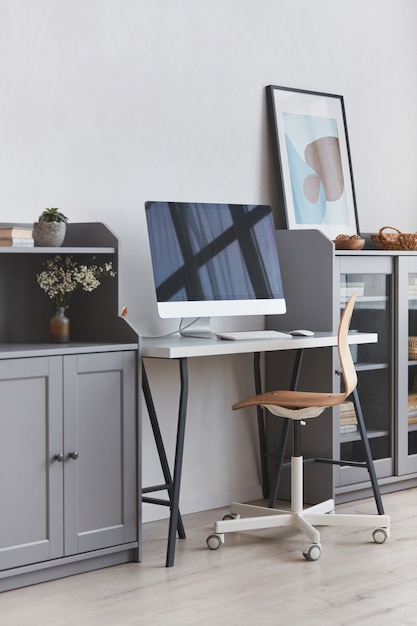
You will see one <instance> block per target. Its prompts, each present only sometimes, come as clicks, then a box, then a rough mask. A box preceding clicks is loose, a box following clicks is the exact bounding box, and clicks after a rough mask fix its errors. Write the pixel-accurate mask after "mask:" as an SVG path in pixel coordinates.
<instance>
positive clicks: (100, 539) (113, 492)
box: [64, 351, 138, 555]
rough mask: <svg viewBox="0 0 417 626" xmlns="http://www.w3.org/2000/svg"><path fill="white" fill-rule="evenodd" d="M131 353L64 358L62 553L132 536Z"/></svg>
mask: <svg viewBox="0 0 417 626" xmlns="http://www.w3.org/2000/svg"><path fill="white" fill-rule="evenodd" d="M136 365H137V364H136V357H135V352H133V351H131V352H129V351H126V352H114V353H112V352H110V353H94V354H81V355H71V356H66V357H64V442H65V462H64V475H65V488H64V493H65V504H64V511H65V554H66V555H69V554H76V553H80V552H86V551H89V550H97V549H99V548H104V547H108V546H114V545H118V544H123V543H126V542H129V541H136V540H137V539H138V537H137V524H136V519H137V509H138V491H137V484H136V482H137V481H136V474H137V471H136V427H137V426H136V393H135V382H136Z"/></svg>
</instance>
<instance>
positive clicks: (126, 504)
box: [0, 223, 141, 591]
mask: <svg viewBox="0 0 417 626" xmlns="http://www.w3.org/2000/svg"><path fill="white" fill-rule="evenodd" d="M3 225H5V224H3ZM118 253H119V246H118V240H117V238H116V237H115V236H114V235H113V233H111V231H110V230H109V229H108V228H107V227H106V226H105V225H103V224H100V223H79V224H69V225H68V229H67V235H66V239H65V241H64V245H63V246H62V247H60V248H40V247H33V248H30V247H29V248H26V247H22V248H18V247H13V248H0V289H1V294H2V306H1V307H0V395H1V398H2V409H1V411H0V502H1V507H0V591H5V590H8V589H14V588H18V587H22V586H25V585H29V584H33V583H37V582H42V581H45V580H51V579H55V578H59V577H63V576H67V575H70V574H75V573H80V572H84V571H89V570H92V569H97V568H100V567H106V566H109V565H114V564H118V563H124V562H127V561H140V557H141V555H140V542H141V537H140V497H139V495H138V494H139V493H140V460H139V439H140V415H139V407H140V402H139V389H140V360H139V337H138V335H137V333H136V331H135V330H134V329H133V328H132V327H131V326H130V324H129V323H128V322H127V321H126V320H125V319H124V318H121V317H120V315H119V297H118V290H119V287H118V283H119V280H118V274H117V275H116V277H115V278H112V279H106V280H104V281H103V283H102V285H101V286H100V287H99V288H98V289H96V290H95V291H93V292H92V293H78V292H77V293H76V294H74V297H73V299H72V300H71V303H70V304H71V306H70V309H69V313H68V316H69V317H70V320H71V339H70V342H69V343H67V344H52V343H50V342H49V319H50V317H51V316H52V314H53V305H52V303H51V300H50V299H49V298H48V296H46V294H45V293H44V292H43V291H42V290H41V288H40V287H39V285H38V284H37V281H36V274H37V273H38V272H39V271H41V269H42V266H43V263H44V261H45V259H46V258H48V257H51V256H53V255H55V254H60V255H74V256H75V257H76V258H77V260H85V261H89V260H90V259H91V257H93V256H94V257H96V261H97V263H102V262H104V261H111V262H112V264H113V268H114V269H115V270H116V272H118Z"/></svg>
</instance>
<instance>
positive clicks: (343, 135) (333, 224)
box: [266, 85, 359, 239]
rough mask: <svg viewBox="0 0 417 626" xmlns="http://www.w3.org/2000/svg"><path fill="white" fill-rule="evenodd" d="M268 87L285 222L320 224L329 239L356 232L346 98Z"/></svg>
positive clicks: (288, 224) (295, 226) (292, 225)
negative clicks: (344, 101)
mask: <svg viewBox="0 0 417 626" xmlns="http://www.w3.org/2000/svg"><path fill="white" fill-rule="evenodd" d="M266 90H267V106H268V115H269V121H270V125H271V130H272V139H273V148H274V158H275V166H276V173H277V180H278V189H279V193H280V195H281V208H282V212H283V214H282V218H283V223H284V224H285V225H286V227H287V228H289V229H311V228H317V229H318V230H321V231H322V232H323V233H324V234H325V235H327V236H328V237H329V238H330V239H335V238H336V236H337V235H339V234H346V235H356V234H358V233H359V224H358V217H357V211H356V199H355V190H354V185H353V176H352V165H351V160H350V151H349V141H348V133H347V125H346V117H345V109H344V103H343V97H342V96H336V95H333V94H326V93H318V92H314V91H302V90H300V89H292V88H289V87H277V86H275V85H269V86H268V87H267V88H266Z"/></svg>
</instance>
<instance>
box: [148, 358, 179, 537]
mask: <svg viewBox="0 0 417 626" xmlns="http://www.w3.org/2000/svg"><path fill="white" fill-rule="evenodd" d="M142 390H143V395H144V398H145V402H146V407H147V409H148V414H149V420H150V423H151V427H152V432H153V436H154V439H155V444H156V448H157V451H158V456H159V461H160V463H161V469H162V473H163V475H164V480H165V484H164V485H158V486H157V490H158V491H159V490H162V489H166V490H167V492H168V496H169V502H166V501H161V500H158V499H156V498H148V497H146V496H144V497H143V498H142V499H143V501H144V502H151V503H153V504H165V505H168V504H169V506H170V509H172V490H173V480H172V477H171V472H170V469H169V464H168V459H167V455H166V452H165V447H164V442H163V440H162V434H161V430H160V428H159V423H158V418H157V415H156V411H155V405H154V403H153V398H152V393H151V390H150V387H149V381H148V377H147V374H146V369H145V366H143V370H142ZM154 490H155V489H154V488H153V487H147V488H146V489H143V491H142V493H151V492H152V491H154ZM177 531H178V536H179V538H180V539H185V530H184V525H183V522H182V518H181V515H180V513H179V512H178V524H177Z"/></svg>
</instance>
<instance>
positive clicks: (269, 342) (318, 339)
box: [140, 332, 378, 567]
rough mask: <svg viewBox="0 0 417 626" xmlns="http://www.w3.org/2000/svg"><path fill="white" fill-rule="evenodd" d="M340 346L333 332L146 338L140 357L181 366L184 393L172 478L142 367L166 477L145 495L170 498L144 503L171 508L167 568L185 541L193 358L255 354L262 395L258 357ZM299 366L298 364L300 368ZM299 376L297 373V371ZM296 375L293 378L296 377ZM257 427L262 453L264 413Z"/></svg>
mask: <svg viewBox="0 0 417 626" xmlns="http://www.w3.org/2000/svg"><path fill="white" fill-rule="evenodd" d="M377 340H378V337H377V335H376V333H352V334H351V335H349V342H350V343H351V344H352V345H353V344H363V343H376V342H377ZM336 345H337V334H334V333H324V332H319V333H316V334H315V335H314V336H313V337H292V338H291V339H261V340H256V341H253V340H252V341H246V340H243V341H226V340H215V339H214V340H210V339H195V338H191V337H180V336H178V335H174V336H169V337H155V338H144V339H143V341H142V344H141V350H140V354H141V357H142V358H152V359H176V360H178V362H179V367H180V380H181V390H180V399H179V407H178V426H177V437H176V450H175V460H174V470H173V474H172V477H171V472H170V468H169V464H168V461H167V456H166V454H165V447H164V444H163V440H162V436H161V432H160V429H159V424H158V419H157V415H156V411H155V408H154V404H153V399H152V394H151V390H150V387H149V382H148V378H147V375H146V368H145V365H144V367H143V379H142V388H143V393H144V397H145V401H146V405H147V408H148V413H149V417H150V420H151V426H152V430H153V434H154V437H155V443H156V445H157V449H158V454H159V458H160V461H161V468H162V471H163V474H164V479H165V484H163V485H153V486H151V487H146V488H144V489H143V490H142V494H147V493H154V492H157V491H162V490H166V491H168V495H169V499H168V500H161V499H157V498H153V497H149V496H146V495H145V496H143V501H145V502H151V503H153V504H163V505H166V506H169V507H170V511H171V512H170V521H169V531H168V548H167V559H166V566H167V567H172V566H173V565H174V558H175V542H176V533H177V531H178V535H179V537H180V538H181V539H185V530H184V526H183V523H182V519H181V515H180V511H179V497H180V487H181V472H182V459H183V451H184V435H185V422H186V414H187V400H188V367H187V359H189V358H193V357H208V356H219V355H230V354H247V353H253V354H254V356H255V361H254V374H255V390H256V393H260V392H261V391H262V389H261V379H260V373H259V355H260V353H263V352H273V351H277V350H279V351H282V350H296V351H298V354H302V351H303V350H304V349H309V348H326V347H334V346H336ZM297 367H299V361H298V365H297ZM297 374H298V372H297ZM297 374H295V373H294V376H293V379H295V378H296V375H297ZM258 426H259V437H260V447H261V451H262V450H263V449H264V448H265V433H264V431H263V420H262V417H261V413H258ZM266 471H267V470H266V463H265V464H264V466H263V482H264V485H265V475H266Z"/></svg>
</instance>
